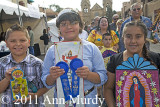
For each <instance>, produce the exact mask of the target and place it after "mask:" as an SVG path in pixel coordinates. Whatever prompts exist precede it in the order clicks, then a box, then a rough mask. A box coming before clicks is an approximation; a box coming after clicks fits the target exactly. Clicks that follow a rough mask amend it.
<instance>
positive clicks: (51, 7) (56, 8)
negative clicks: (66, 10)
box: [49, 4, 63, 13]
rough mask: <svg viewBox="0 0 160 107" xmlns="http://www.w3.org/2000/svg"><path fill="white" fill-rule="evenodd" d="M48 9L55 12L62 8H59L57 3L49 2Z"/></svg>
mask: <svg viewBox="0 0 160 107" xmlns="http://www.w3.org/2000/svg"><path fill="white" fill-rule="evenodd" d="M49 7H50V9H53V10H54V11H55V12H58V13H59V12H60V11H61V10H62V9H63V8H61V7H60V6H59V5H56V4H51V5H49Z"/></svg>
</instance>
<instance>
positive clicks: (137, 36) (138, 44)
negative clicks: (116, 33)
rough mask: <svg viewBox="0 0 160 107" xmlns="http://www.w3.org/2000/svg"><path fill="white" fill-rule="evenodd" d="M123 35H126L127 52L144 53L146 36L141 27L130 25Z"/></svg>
mask: <svg viewBox="0 0 160 107" xmlns="http://www.w3.org/2000/svg"><path fill="white" fill-rule="evenodd" d="M135 31H136V32H135ZM123 37H124V45H125V48H126V50H127V52H129V53H131V54H135V53H137V54H141V53H142V49H143V45H144V43H145V37H144V33H143V32H142V30H141V29H140V28H139V27H137V26H129V27H127V28H125V31H124V34H123Z"/></svg>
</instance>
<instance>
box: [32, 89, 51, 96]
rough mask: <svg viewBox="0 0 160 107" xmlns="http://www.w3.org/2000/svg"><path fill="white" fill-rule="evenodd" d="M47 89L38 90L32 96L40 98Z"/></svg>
mask: <svg viewBox="0 0 160 107" xmlns="http://www.w3.org/2000/svg"><path fill="white" fill-rule="evenodd" d="M48 90H49V89H47V88H40V89H39V90H38V91H37V92H36V93H34V95H35V96H36V95H37V98H38V97H40V96H42V95H43V94H45V93H46V92H47V91H48Z"/></svg>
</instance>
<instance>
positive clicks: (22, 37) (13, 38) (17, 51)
mask: <svg viewBox="0 0 160 107" xmlns="http://www.w3.org/2000/svg"><path fill="white" fill-rule="evenodd" d="M6 45H7V47H8V48H9V49H10V51H11V53H12V56H13V57H14V56H15V57H17V56H18V57H22V56H24V57H25V56H26V55H27V49H28V47H29V46H30V43H29V39H28V38H27V37H26V33H24V32H22V31H14V32H12V33H11V34H10V35H9V37H8V39H7V40H6Z"/></svg>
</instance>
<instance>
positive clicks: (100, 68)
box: [92, 46, 108, 86]
mask: <svg viewBox="0 0 160 107" xmlns="http://www.w3.org/2000/svg"><path fill="white" fill-rule="evenodd" d="M93 50H94V51H93V57H92V58H93V60H92V61H93V62H92V63H93V72H96V73H98V75H99V76H100V79H101V83H100V84H95V86H101V85H103V84H104V83H105V82H106V81H107V79H108V77H107V71H106V69H105V66H104V60H103V57H102V54H101V52H100V51H99V49H98V47H97V46H94V49H93Z"/></svg>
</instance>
